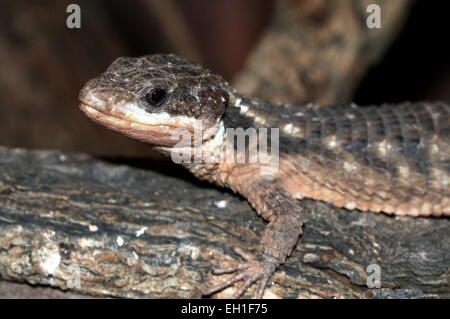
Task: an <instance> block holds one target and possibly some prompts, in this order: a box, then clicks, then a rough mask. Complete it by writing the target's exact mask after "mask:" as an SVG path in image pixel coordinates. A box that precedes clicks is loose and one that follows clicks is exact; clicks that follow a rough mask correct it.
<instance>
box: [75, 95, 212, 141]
mask: <svg viewBox="0 0 450 319" xmlns="http://www.w3.org/2000/svg"><path fill="white" fill-rule="evenodd" d="M79 107H80V109H81V111H83V112H84V113H85V114H86V115H87V116H88V117H89V118H90V119H91V120H93V121H94V122H97V123H99V124H101V125H103V126H105V127H107V128H109V129H111V130H113V131H116V132H119V133H122V134H125V135H127V136H129V137H131V138H134V139H137V140H140V141H142V142H145V143H148V144H151V145H154V146H164V147H173V146H187V145H191V143H192V142H191V141H192V136H194V135H195V134H196V129H198V128H196V127H195V124H196V123H192V122H190V123H189V122H186V121H182V120H180V121H177V120H176V119H173V120H172V121H170V122H168V121H164V120H158V119H156V120H155V121H152V123H148V122H147V123H142V122H140V121H138V120H136V118H135V117H132V116H126V115H125V114H124V113H123V112H117V111H116V112H112V111H111V110H109V109H99V108H98V107H95V106H94V105H91V104H87V103H85V102H83V101H81V102H80V105H79ZM199 124H200V123H199ZM200 129H201V130H202V131H201V132H200V134H201V135H200V136H202V137H203V139H208V138H209V137H210V136H209V135H210V133H208V132H210V131H211V130H209V129H208V127H206V129H205V130H203V129H202V128H201V126H200ZM205 132H206V133H205ZM205 134H206V135H205Z"/></svg>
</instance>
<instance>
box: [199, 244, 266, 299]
mask: <svg viewBox="0 0 450 319" xmlns="http://www.w3.org/2000/svg"><path fill="white" fill-rule="evenodd" d="M234 251H235V253H236V254H237V255H239V256H240V257H241V258H242V259H244V260H245V262H244V263H239V264H237V265H235V266H232V267H228V268H220V269H214V270H213V274H214V275H222V274H227V273H233V272H237V274H236V275H235V276H233V277H232V278H230V279H228V280H227V281H225V282H223V283H221V284H219V285H217V286H215V287H213V288H211V289H209V290H207V291H205V292H204V293H203V294H204V295H211V294H213V293H215V292H218V291H220V290H223V289H225V288H227V287H230V286H233V285H234V284H235V283H237V282H238V281H243V282H244V284H243V285H242V286H241V287H240V288H239V289H238V290H237V291H236V292H235V293H234V294H233V296H232V298H233V299H237V298H239V297H241V296H242V295H243V294H244V293H245V292H246V291H247V289H248V288H249V287H250V286H251V285H252V284H253V283H255V282H257V281H258V280H260V283H259V288H258V291H257V293H256V298H258V299H261V298H262V295H263V293H264V289H265V288H266V286H267V283H268V282H269V279H270V277H271V276H272V273H273V272H274V270H275V265H273V264H272V263H266V262H262V261H259V260H257V259H256V258H255V257H254V256H253V255H251V254H248V253H245V252H243V251H242V250H241V249H239V248H234Z"/></svg>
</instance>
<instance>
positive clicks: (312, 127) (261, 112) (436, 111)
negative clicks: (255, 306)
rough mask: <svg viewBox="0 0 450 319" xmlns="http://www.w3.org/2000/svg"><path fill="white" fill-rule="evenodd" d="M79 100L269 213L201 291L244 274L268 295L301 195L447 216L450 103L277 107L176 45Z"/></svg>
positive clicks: (293, 238)
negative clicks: (256, 235) (233, 261)
mask: <svg viewBox="0 0 450 319" xmlns="http://www.w3.org/2000/svg"><path fill="white" fill-rule="evenodd" d="M79 98H80V101H81V103H80V108H81V109H82V110H83V112H84V113H85V114H86V115H87V116H88V117H89V118H91V119H93V120H94V121H96V122H98V123H100V124H102V125H104V126H106V127H107V128H110V129H112V130H114V131H117V132H120V133H123V134H126V135H128V136H130V137H132V138H135V139H138V140H141V141H143V142H146V143H149V144H151V145H153V146H154V148H155V149H156V150H157V151H159V152H161V153H163V154H165V155H168V156H171V157H172V159H173V160H174V161H176V162H179V163H180V164H181V165H183V166H184V167H186V168H187V169H188V170H190V171H191V172H192V173H193V174H194V175H195V176H197V177H198V178H200V179H203V180H208V181H211V182H213V183H216V184H218V185H221V186H225V187H229V188H231V189H232V190H233V191H235V192H237V193H239V194H241V195H242V196H244V197H245V198H246V199H247V200H248V201H249V203H250V204H251V205H252V207H253V208H254V209H255V210H256V212H257V214H258V215H260V216H261V217H262V218H263V219H265V220H266V221H268V225H267V227H266V229H265V231H264V233H263V236H262V239H261V241H260V245H259V249H258V252H257V254H256V256H253V255H250V254H248V253H245V252H243V251H242V250H240V249H238V248H236V249H235V251H236V253H237V254H238V255H240V256H241V257H242V258H243V259H244V260H245V261H244V262H243V263H239V264H237V265H236V266H234V267H231V268H227V269H218V270H215V273H216V274H223V273H231V272H235V276H234V277H232V278H231V279H229V280H227V281H225V282H224V283H222V284H220V285H218V286H216V287H214V288H212V289H209V290H207V291H205V294H206V295H209V294H212V293H214V292H216V291H219V290H222V289H224V288H226V287H229V286H233V285H234V284H235V283H237V282H239V281H243V282H244V284H243V285H242V286H241V287H240V288H239V289H237V290H236V293H235V295H234V296H235V297H239V296H241V295H242V294H243V293H244V292H245V291H246V290H247V289H248V287H250V285H252V284H253V283H254V282H257V281H259V289H258V291H257V297H261V296H262V294H263V292H264V289H265V287H266V285H267V283H268V281H269V279H270V277H271V275H272V274H273V272H274V271H275V269H276V268H277V267H278V266H279V265H280V264H282V263H284V261H285V260H286V258H287V257H288V256H289V255H290V253H291V251H292V249H293V248H294V246H295V244H296V243H297V241H298V238H299V236H300V235H301V233H302V225H303V223H304V206H303V204H302V201H301V200H300V199H302V198H312V199H315V200H321V201H325V202H329V203H332V204H333V205H335V206H337V207H345V208H347V209H349V210H354V209H357V210H361V211H371V212H384V213H388V214H395V215H407V216H430V215H433V216H442V215H450V107H449V105H447V104H444V103H435V104H429V103H415V104H413V103H403V104H400V105H397V106H395V107H393V106H392V105H382V106H379V107H375V106H369V107H357V106H356V105H350V106H345V107H333V106H330V107H320V108H319V107H317V106H315V105H311V104H310V105H299V106H296V107H289V106H286V105H277V104H273V103H270V102H267V101H262V100H258V99H254V98H251V97H249V96H245V95H243V94H240V93H238V92H237V91H236V90H235V89H233V88H231V87H230V86H229V85H228V83H227V82H226V81H225V80H224V79H223V78H221V77H220V76H218V75H216V74H214V73H212V72H210V71H209V70H206V69H204V68H202V67H201V66H199V65H197V64H195V63H192V62H189V61H186V60H184V59H182V58H179V57H177V56H175V55H149V56H143V57H138V58H133V57H122V58H119V59H117V60H116V61H114V63H113V64H112V65H111V66H110V67H109V68H108V69H107V70H106V72H104V73H103V74H101V75H100V76H98V77H97V78H95V79H92V80H90V81H89V82H88V83H87V84H86V85H85V87H84V88H83V89H82V91H81V92H80V97H79ZM238 128H241V129H242V130H241V131H239V130H237V129H238ZM233 129H236V130H235V131H233ZM253 129H254V130H255V131H252V130H253ZM230 132H231V133H230ZM236 132H238V133H243V134H236ZM255 132H256V133H255ZM261 136H262V137H263V138H261ZM239 138H241V143H240V142H239V141H238V142H237V143H236V140H239ZM242 141H244V142H245V143H242ZM255 151H256V152H255ZM264 151H265V152H264ZM230 154H231V155H230ZM254 154H258V156H259V157H257V158H255V157H252V155H254ZM273 156H275V157H273Z"/></svg>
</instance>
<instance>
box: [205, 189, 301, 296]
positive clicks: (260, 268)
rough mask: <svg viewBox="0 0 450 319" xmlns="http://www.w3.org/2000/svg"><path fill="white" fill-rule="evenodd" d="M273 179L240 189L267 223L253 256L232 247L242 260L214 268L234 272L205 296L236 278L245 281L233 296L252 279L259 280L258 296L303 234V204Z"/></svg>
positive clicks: (244, 288) (249, 283) (241, 292)
mask: <svg viewBox="0 0 450 319" xmlns="http://www.w3.org/2000/svg"><path fill="white" fill-rule="evenodd" d="M277 185H278V183H277V181H276V180H270V181H269V180H265V181H258V182H253V183H251V184H250V185H248V186H246V187H244V189H242V190H240V191H239V192H240V193H241V194H242V195H243V196H245V197H246V198H247V200H248V201H249V203H250V204H251V205H252V206H253V208H254V209H255V210H256V212H257V213H258V215H260V216H261V217H263V218H264V219H265V220H267V221H269V224H268V225H267V226H266V228H265V230H264V232H263V235H262V238H261V241H260V243H259V248H258V252H257V254H256V256H253V255H251V254H247V253H244V252H243V251H242V250H241V249H239V248H235V252H236V253H237V254H238V255H239V256H240V257H242V258H243V259H244V260H245V262H243V263H239V264H237V265H235V266H233V267H230V268H222V269H216V270H214V271H213V273H214V274H217V275H220V274H224V273H233V272H234V273H236V274H235V276H233V277H232V278H231V279H229V280H227V281H225V282H223V283H221V284H219V285H217V286H215V287H213V288H212V289H209V290H207V291H206V292H205V293H204V295H210V294H212V293H215V292H217V291H220V290H223V289H224V288H226V287H230V286H232V285H234V284H235V283H237V282H239V281H243V282H244V284H243V285H242V286H241V287H240V288H239V289H238V290H237V291H236V293H235V294H234V295H233V298H239V297H240V296H242V295H243V294H244V293H245V291H246V290H247V289H248V288H249V287H250V286H251V285H252V284H253V283H255V282H257V281H260V282H259V289H258V291H257V295H256V297H257V298H261V297H262V295H263V293H264V289H265V288H266V285H267V283H268V281H269V279H270V277H271V276H272V274H273V273H274V271H275V269H276V268H277V267H278V266H279V265H280V264H282V263H284V261H285V260H286V258H287V257H288V256H289V255H290V254H291V252H292V249H293V248H294V246H295V244H296V243H297V241H298V238H299V236H300V235H301V233H302V225H303V223H304V213H303V207H302V205H301V203H300V201H298V200H297V199H295V198H293V197H292V196H291V195H290V194H289V193H287V192H286V191H285V190H284V189H282V188H281V187H279V186H277Z"/></svg>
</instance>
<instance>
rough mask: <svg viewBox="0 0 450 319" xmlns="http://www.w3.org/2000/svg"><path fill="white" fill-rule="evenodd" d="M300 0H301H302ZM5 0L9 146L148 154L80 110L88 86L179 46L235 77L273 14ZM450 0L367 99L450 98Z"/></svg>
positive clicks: (4, 111)
mask: <svg viewBox="0 0 450 319" xmlns="http://www.w3.org/2000/svg"><path fill="white" fill-rule="evenodd" d="M299 1H300V0H299ZM71 2H73V1H56V0H53V1H49V0H47V1H0V67H1V73H0V145H4V146H10V147H26V148H39V149H60V150H64V151H77V152H88V153H93V154H97V155H113V156H115V155H120V156H148V155H149V154H151V152H150V150H149V148H148V147H147V146H146V145H143V144H141V143H138V142H135V141H131V140H129V139H127V138H125V137H122V136H119V135H117V134H115V133H112V132H108V131H107V130H105V129H103V128H100V127H97V126H96V125H95V124H93V123H91V122H90V121H89V120H88V119H87V118H85V116H84V115H83V114H82V113H81V112H80V111H79V110H78V107H77V95H78V92H79V90H80V89H81V87H82V86H83V84H84V83H85V82H86V81H87V80H88V79H90V78H92V77H94V76H96V75H97V74H98V73H100V72H102V71H103V70H104V69H105V68H106V67H107V66H108V65H109V64H110V63H111V62H112V61H113V60H114V59H115V58H117V57H119V56H136V55H143V54H150V53H157V52H175V53H178V54H181V55H184V56H187V57H189V58H191V59H194V60H197V61H199V62H200V63H202V64H203V65H205V66H207V67H209V68H211V69H213V70H214V71H216V72H218V73H220V74H222V75H223V76H225V77H226V78H227V79H229V80H232V79H233V76H234V75H235V74H236V73H237V72H238V71H239V70H240V69H241V68H242V66H243V65H244V63H245V61H246V57H247V56H248V55H249V53H250V52H251V50H252V48H253V47H254V46H255V44H256V43H257V41H258V39H259V37H260V36H261V33H262V32H263V31H264V28H265V26H266V25H267V24H268V22H269V21H270V18H271V16H272V13H273V7H274V1H267V0H246V1H240V0H227V1H208V0H189V1H184V0H174V1H144V0H134V1H100V0H96V1H77V2H76V3H78V4H79V5H80V6H81V10H82V12H81V14H82V20H81V23H82V28H81V29H73V30H70V29H67V28H66V25H65V23H66V18H67V13H66V7H67V5H68V4H70V3H71ZM449 11H450V5H449V3H448V1H426V0H420V1H417V2H416V4H415V5H414V7H413V9H412V12H411V14H410V16H409V18H408V21H407V23H406V25H405V27H404V29H403V31H402V32H401V34H400V36H399V37H398V39H397V40H396V41H395V42H394V44H393V46H392V47H391V48H390V49H389V50H388V52H387V54H386V55H385V56H384V58H382V59H381V60H380V61H379V62H378V64H377V65H376V66H375V67H374V68H372V70H371V71H370V72H369V74H368V75H367V76H366V77H365V79H364V80H363V82H362V84H361V85H360V87H359V89H358V90H357V92H356V95H355V98H354V100H355V101H356V102H357V103H359V104H370V103H377V104H378V103H383V102H401V101H405V100H411V101H418V100H440V99H450V93H449V92H450V89H449V86H450V54H449V53H450V50H449V47H448V45H447V43H448V38H449V29H450V28H449V23H450V22H449V21H448V19H447V17H448V13H449Z"/></svg>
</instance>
